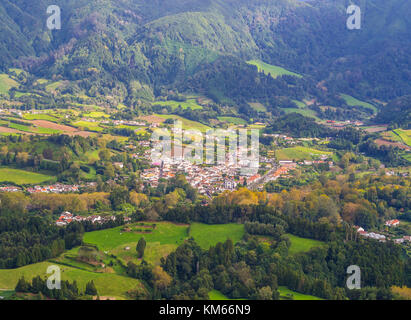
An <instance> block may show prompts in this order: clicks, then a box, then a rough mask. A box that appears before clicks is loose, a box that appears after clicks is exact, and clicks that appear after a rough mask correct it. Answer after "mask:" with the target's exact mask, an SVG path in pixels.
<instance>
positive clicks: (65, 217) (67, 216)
mask: <svg viewBox="0 0 411 320" xmlns="http://www.w3.org/2000/svg"><path fill="white" fill-rule="evenodd" d="M110 220H111V221H115V220H116V217H115V216H111V217H101V216H96V215H92V216H88V217H81V216H74V215H73V214H72V213H70V212H68V211H66V212H63V213H62V214H61V215H60V218H59V219H58V220H57V221H56V225H57V226H58V227H63V226H66V225H68V224H70V223H72V222H73V221H76V222H82V221H90V222H91V223H100V224H102V223H105V222H107V221H110Z"/></svg>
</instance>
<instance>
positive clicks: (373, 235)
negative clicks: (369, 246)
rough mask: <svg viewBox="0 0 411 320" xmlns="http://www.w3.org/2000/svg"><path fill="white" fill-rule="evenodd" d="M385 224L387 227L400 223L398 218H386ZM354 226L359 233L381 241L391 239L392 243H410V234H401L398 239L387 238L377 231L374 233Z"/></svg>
mask: <svg viewBox="0 0 411 320" xmlns="http://www.w3.org/2000/svg"><path fill="white" fill-rule="evenodd" d="M385 225H386V226H387V227H396V226H399V225H400V221H399V220H398V219H394V220H388V221H386V222H385ZM354 228H355V229H356V230H357V232H358V234H359V235H361V236H363V237H365V238H370V239H375V240H379V241H381V242H385V241H386V240H392V241H394V243H397V244H402V243H405V242H410V243H411V236H403V237H402V238H398V239H390V238H387V237H386V236H385V235H383V234H379V233H375V232H367V231H365V230H364V228H362V227H358V226H354Z"/></svg>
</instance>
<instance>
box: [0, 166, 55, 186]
mask: <svg viewBox="0 0 411 320" xmlns="http://www.w3.org/2000/svg"><path fill="white" fill-rule="evenodd" d="M55 179H56V178H55V177H52V176H48V175H45V174H41V173H36V172H30V171H24V170H19V169H10V168H0V182H6V181H7V182H13V183H15V184H19V185H22V184H38V183H43V182H46V181H54V180H55Z"/></svg>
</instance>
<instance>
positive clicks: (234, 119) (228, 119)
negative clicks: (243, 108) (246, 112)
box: [217, 117, 247, 125]
mask: <svg viewBox="0 0 411 320" xmlns="http://www.w3.org/2000/svg"><path fill="white" fill-rule="evenodd" d="M217 119H218V120H220V121H223V122H229V123H232V124H236V125H245V124H247V121H245V120H244V119H242V118H237V117H217Z"/></svg>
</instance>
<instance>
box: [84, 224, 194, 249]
mask: <svg viewBox="0 0 411 320" xmlns="http://www.w3.org/2000/svg"><path fill="white" fill-rule="evenodd" d="M153 223H155V222H148V223H147V224H153ZM156 225H157V227H156V228H155V229H154V230H153V232H152V233H144V234H143V233H139V232H133V231H132V232H124V231H122V229H123V226H120V227H117V228H113V229H106V230H99V231H93V232H86V233H85V234H84V238H83V241H84V242H85V243H91V244H95V245H97V246H98V248H99V249H100V250H103V251H108V250H113V249H118V247H119V246H124V247H126V246H127V245H129V244H132V243H135V245H137V242H138V240H140V238H142V237H144V239H145V240H146V242H147V243H148V242H159V243H160V244H173V245H179V244H181V243H182V242H183V241H184V240H185V239H186V238H187V228H188V226H187V225H177V224H174V223H171V222H156ZM130 227H134V228H139V226H138V225H137V224H132V225H130ZM135 247H136V246H134V248H132V250H134V251H135Z"/></svg>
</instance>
